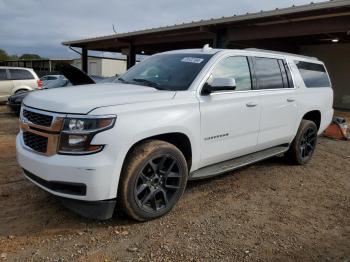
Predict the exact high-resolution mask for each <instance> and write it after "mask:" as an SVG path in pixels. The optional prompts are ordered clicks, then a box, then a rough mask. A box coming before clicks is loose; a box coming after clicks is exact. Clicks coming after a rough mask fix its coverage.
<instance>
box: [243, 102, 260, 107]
mask: <svg viewBox="0 0 350 262" xmlns="http://www.w3.org/2000/svg"><path fill="white" fill-rule="evenodd" d="M257 105H258V104H257V103H255V102H248V103H246V106H247V107H254V106H257Z"/></svg>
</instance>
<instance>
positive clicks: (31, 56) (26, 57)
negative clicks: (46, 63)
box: [19, 54, 41, 59]
mask: <svg viewBox="0 0 350 262" xmlns="http://www.w3.org/2000/svg"><path fill="white" fill-rule="evenodd" d="M19 59H41V56H40V55H37V54H23V55H21V56H20V57H19Z"/></svg>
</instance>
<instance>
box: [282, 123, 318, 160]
mask: <svg viewBox="0 0 350 262" xmlns="http://www.w3.org/2000/svg"><path fill="white" fill-rule="evenodd" d="M317 131H318V130H317V126H316V124H315V123H314V122H312V121H310V120H305V119H303V120H301V123H300V126H299V129H298V132H297V134H296V136H295V138H294V140H293V141H292V143H291V145H290V147H289V150H288V151H287V152H286V154H285V158H286V160H287V161H288V162H289V163H291V164H295V165H304V164H306V163H307V162H309V161H310V159H311V157H312V155H313V153H314V151H315V148H316V144H317Z"/></svg>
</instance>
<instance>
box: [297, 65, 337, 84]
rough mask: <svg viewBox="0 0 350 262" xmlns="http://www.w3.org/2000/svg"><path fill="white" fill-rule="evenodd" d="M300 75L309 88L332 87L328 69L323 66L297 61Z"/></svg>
mask: <svg viewBox="0 0 350 262" xmlns="http://www.w3.org/2000/svg"><path fill="white" fill-rule="evenodd" d="M295 64H296V65H297V67H298V69H299V72H300V75H301V77H302V78H303V80H304V83H305V86H306V87H308V88H315V87H330V86H331V83H330V81H329V78H328V75H327V72H326V69H325V68H324V66H323V65H321V64H315V63H309V62H301V61H295Z"/></svg>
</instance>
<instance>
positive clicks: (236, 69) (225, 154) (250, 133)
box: [200, 56, 260, 167]
mask: <svg viewBox="0 0 350 262" xmlns="http://www.w3.org/2000/svg"><path fill="white" fill-rule="evenodd" d="M211 77H212V78H234V79H235V81H236V89H235V91H229V92H227V91H217V92H215V90H213V92H212V93H211V94H210V95H206V96H203V95H202V96H200V112H201V167H204V166H207V165H210V164H213V163H217V162H221V161H225V160H228V159H232V158H234V157H238V156H241V155H244V154H248V153H251V152H254V151H255V147H256V145H257V139H258V133H259V119H260V98H259V96H260V94H259V92H254V91H252V77H251V73H250V66H249V63H248V59H247V57H244V56H230V57H226V58H223V59H222V60H221V61H219V62H218V63H217V64H216V66H215V67H214V69H213V71H212V74H211ZM209 81H210V80H209Z"/></svg>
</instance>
